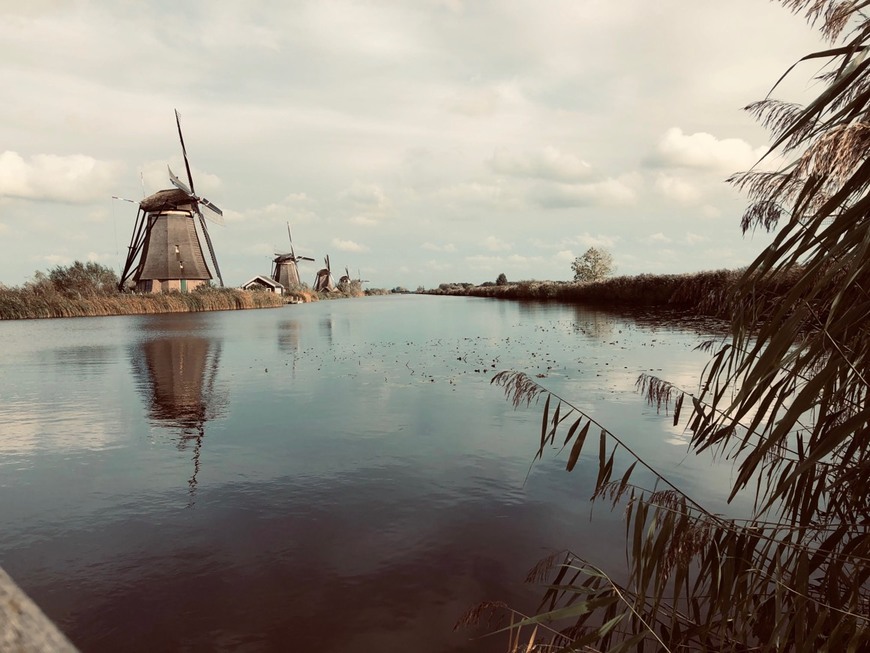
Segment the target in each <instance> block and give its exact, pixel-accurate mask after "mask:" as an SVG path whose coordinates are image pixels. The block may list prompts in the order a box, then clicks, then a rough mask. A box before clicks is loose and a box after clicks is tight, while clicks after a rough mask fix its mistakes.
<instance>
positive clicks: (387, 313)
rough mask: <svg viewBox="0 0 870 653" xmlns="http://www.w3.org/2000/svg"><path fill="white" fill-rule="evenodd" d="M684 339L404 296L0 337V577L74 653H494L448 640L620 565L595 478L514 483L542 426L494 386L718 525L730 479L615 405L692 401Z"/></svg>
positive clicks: (550, 310)
mask: <svg viewBox="0 0 870 653" xmlns="http://www.w3.org/2000/svg"><path fill="white" fill-rule="evenodd" d="M704 332H705V327H703V326H702V327H697V326H691V325H688V324H687V323H682V324H681V323H679V322H673V321H663V320H660V319H656V318H655V317H654V316H653V318H650V317H649V316H645V317H644V316H634V317H632V316H624V317H623V316H617V315H612V314H605V313H601V312H597V311H593V310H590V309H586V308H580V307H571V306H563V305H555V304H524V303H512V302H499V301H493V300H485V299H473V298H455V297H425V296H405V297H372V298H365V299H358V300H345V301H334V302H320V303H317V304H309V305H298V306H289V307H286V308H282V309H273V310H262V311H237V312H222V313H204V314H193V315H161V316H136V317H114V318H84V319H64V320H40V321H22V322H0V565H2V566H3V567H4V568H5V569H6V570H7V571H8V572H9V573H10V574H11V575H12V577H13V578H15V579H16V580H17V581H18V582H19V584H20V585H21V586H22V587H23V588H24V589H25V590H26V591H27V592H28V593H29V594H30V595H31V597H32V598H33V599H34V600H35V601H36V602H37V603H38V604H39V605H40V606H41V607H42V608H43V610H44V611H45V612H46V613H47V614H48V615H49V616H50V617H51V618H52V619H54V620H55V621H56V622H57V623H58V625H59V626H60V627H61V629H62V630H64V632H66V633H67V634H68V636H69V637H70V638H71V639H72V641H73V642H74V643H75V644H77V645H78V646H79V647H80V648H81V649H82V650H84V651H117V650H125V651H156V650H188V651H196V650H233V651H260V650H317V651H374V650H408V651H412V650H413V651H488V650H503V645H504V642H503V641H501V640H492V639H479V638H477V637H476V636H477V635H479V634H480V633H481V632H482V631H475V630H468V629H464V630H460V631H458V632H453V625H454V623H455V622H456V621H457V619H458V618H459V617H460V616H461V615H462V614H463V612H465V611H466V610H467V609H469V608H470V607H472V606H474V605H475V604H477V603H480V602H482V601H485V600H505V601H508V602H509V603H511V604H513V605H516V606H518V607H520V608H523V609H532V608H533V607H534V605H535V599H536V598H537V597H538V591H537V590H535V589H534V588H532V587H529V586H527V585H524V584H523V582H522V581H523V579H524V577H525V574H526V572H527V570H528V569H529V568H530V567H531V566H532V565H533V564H534V563H535V562H537V561H538V560H539V559H540V558H542V557H543V556H545V555H546V554H548V553H550V552H551V551H553V550H558V549H565V548H570V549H572V550H574V551H576V552H578V553H581V554H583V555H585V556H587V557H589V558H591V559H593V560H595V561H597V562H600V563H601V564H602V565H604V566H606V567H609V568H610V569H612V570H614V573H615V574H617V575H618V574H619V570H620V569H621V567H622V566H623V560H624V554H623V550H624V549H623V543H622V540H621V538H620V534H621V532H622V531H621V529H622V524H621V517H620V515H618V514H611V513H610V512H609V511H608V510H607V509H605V508H604V507H602V506H599V507H596V508H595V516H594V521H592V522H590V512H591V510H590V504H589V502H588V498H589V496H590V494H591V491H592V487H593V485H594V477H595V472H596V461H594V460H593V459H592V458H591V457H589V456H586V455H584V456H583V457H582V458H581V460H580V463H579V464H578V465H577V468H576V469H575V470H574V472H573V473H571V474H567V473H566V472H565V471H564V465H565V455H564V454H563V455H562V456H561V457H558V458H556V457H554V455H553V454H550V455H548V456H546V457H545V459H544V461H542V462H540V463H538V464H536V466H535V467H534V468H533V469H532V471H531V474H529V476H528V480H526V475H527V473H528V471H529V464H530V462H531V460H532V456H533V454H534V451H535V450H536V447H537V439H538V437H539V433H540V415H541V413H540V410H541V407H540V406H539V407H534V406H533V407H532V408H529V409H521V410H518V411H514V410H513V408H512V407H511V406H510V404H509V403H508V402H507V401H506V400H505V399H504V397H503V395H502V392H501V390H500V389H499V388H497V387H495V386H492V385H490V383H489V380H490V378H491V377H492V376H493V374H495V373H496V372H498V371H500V370H503V369H516V370H523V371H526V372H528V373H529V374H530V375H532V376H535V375H541V377H540V378H539V380H540V382H541V383H543V384H545V385H546V386H547V387H548V388H549V389H551V390H553V391H556V392H558V393H560V394H561V395H562V396H564V397H565V398H568V399H570V400H572V401H573V402H574V403H575V404H576V405H577V406H578V407H579V408H581V409H583V410H586V411H589V412H590V413H591V414H594V415H595V416H596V418H597V419H599V420H600V421H602V422H603V423H605V424H607V425H608V427H609V428H610V429H611V430H612V431H613V432H614V433H617V434H619V435H621V436H623V437H625V438H626V440H627V441H629V442H630V443H631V446H632V447H634V448H636V450H637V451H638V452H639V453H641V454H642V455H643V456H645V457H646V458H647V459H648V460H649V461H651V462H653V463H655V464H656V465H659V466H660V467H661V468H662V469H663V470H665V471H666V474H667V475H668V477H669V479H671V480H672V481H674V482H675V483H677V484H678V485H679V486H680V487H682V488H684V489H686V490H688V491H690V492H691V493H693V496H696V497H697V498H700V499H702V500H703V501H705V502H706V503H707V505H709V506H710V507H711V508H714V509H717V510H718V509H725V507H724V506H723V505H722V503H721V498H720V493H721V489H722V488H723V487H725V486H726V485H727V484H728V482H729V480H730V476H729V474H730V471H731V470H730V469H724V470H723V469H721V468H713V467H710V465H709V464H708V463H706V462H701V461H698V460H696V459H694V458H686V456H685V442H686V437H685V435H684V434H683V433H682V432H681V430H679V429H677V428H674V427H672V426H671V424H670V421H669V420H668V419H667V418H665V417H663V416H661V415H657V414H656V411H655V409H654V408H649V407H647V406H645V405H644V403H643V400H642V399H641V398H640V396H639V395H638V394H637V393H636V391H635V389H634V382H635V380H636V378H637V376H638V374H639V373H641V372H648V373H652V374H656V375H658V376H661V377H663V378H666V379H668V380H670V381H672V382H675V383H678V384H680V385H682V386H683V387H685V388H687V389H692V388H694V387H695V386H696V383H697V378H698V376H699V373H700V371H701V369H702V367H703V364H704V362H706V360H707V357H706V355H705V354H702V353H700V352H697V351H695V350H694V349H693V348H694V347H695V345H697V344H698V343H699V342H700V341H701V340H703V339H705V338H706V337H708V336H706V335H704ZM593 449H594V448H593ZM637 480H638V481H644V480H647V481H649V480H650V479H649V478H648V477H646V478H645V477H644V476H643V474H639V475H638V477H637Z"/></svg>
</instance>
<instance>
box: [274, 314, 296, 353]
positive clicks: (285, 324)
mask: <svg viewBox="0 0 870 653" xmlns="http://www.w3.org/2000/svg"><path fill="white" fill-rule="evenodd" d="M301 330H302V329H301V325H300V324H299V322H298V321H297V320H284V321H282V322H279V323H278V349H279V350H281V351H286V352H289V353H296V352H297V351H299V334H300V332H301Z"/></svg>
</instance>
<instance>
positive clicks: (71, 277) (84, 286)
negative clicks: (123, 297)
mask: <svg viewBox="0 0 870 653" xmlns="http://www.w3.org/2000/svg"><path fill="white" fill-rule="evenodd" d="M37 276H38V275H37ZM48 280H49V281H50V282H51V284H52V285H53V286H54V289H55V290H56V291H57V292H59V293H61V294H63V295H67V296H70V297H95V296H98V295H106V294H111V293H113V292H115V290H116V289H117V287H118V275H117V274H116V273H115V271H114V270H112V268H110V267H107V266H105V265H100V264H99V263H95V262H93V261H89V262H87V263H82V262H81V261H76V262H75V263H73V264H72V265H68V266H61V265H58V266H56V267H55V268H54V269H52V270H51V271H50V272H49V273H48Z"/></svg>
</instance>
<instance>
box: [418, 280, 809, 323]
mask: <svg viewBox="0 0 870 653" xmlns="http://www.w3.org/2000/svg"><path fill="white" fill-rule="evenodd" d="M797 273H798V271H797V270H792V271H791V272H790V273H789V274H780V275H779V276H778V277H777V278H776V279H775V280H774V281H771V280H769V279H766V280H765V281H764V284H763V287H759V289H758V291H759V292H763V293H764V294H766V295H770V296H771V297H776V296H780V295H784V294H785V293H787V292H788V290H789V288H790V287H791V284H792V283H793V280H794V278H795V277H796V275H797ZM741 274H742V270H715V271H708V272H697V273H694V274H640V275H637V276H621V277H613V278H611V279H605V280H603V281H593V282H576V281H519V282H516V283H510V284H508V285H504V286H495V285H485V286H475V285H472V284H468V283H455V284H444V283H443V284H441V285H440V286H439V287H438V288H434V289H432V290H428V291H426V293H427V294H431V295H457V296H468V297H493V298H496V299H515V300H554V301H562V302H570V303H582V304H593V305H599V306H663V307H668V308H675V309H681V310H687V311H691V312H693V313H696V314H699V315H711V316H715V317H729V316H730V315H731V311H732V309H733V302H732V300H731V290H732V289H733V288H734V285H735V283H736V282H737V280H738V279H739V278H740V276H741Z"/></svg>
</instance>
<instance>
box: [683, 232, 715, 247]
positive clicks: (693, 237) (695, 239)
mask: <svg viewBox="0 0 870 653" xmlns="http://www.w3.org/2000/svg"><path fill="white" fill-rule="evenodd" d="M707 240H710V239H709V238H707V236H701V235H700V234H693V233H692V232H687V233H686V242H687V243H688V244H689V245H696V244H697V243H703V242H704V241H707Z"/></svg>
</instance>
